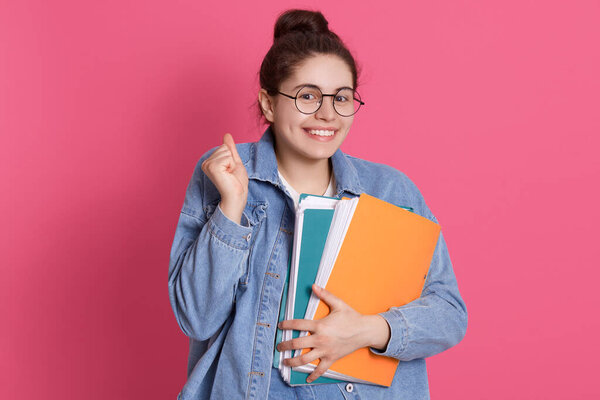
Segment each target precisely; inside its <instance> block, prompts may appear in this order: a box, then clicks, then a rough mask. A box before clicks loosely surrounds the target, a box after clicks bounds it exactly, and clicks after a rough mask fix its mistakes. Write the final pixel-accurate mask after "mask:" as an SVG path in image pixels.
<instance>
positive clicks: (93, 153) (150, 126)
mask: <svg viewBox="0 0 600 400" xmlns="http://www.w3.org/2000/svg"><path fill="white" fill-rule="evenodd" d="M321 3H322V5H321ZM292 6H301V7H320V9H321V10H322V11H323V12H324V13H325V15H326V17H327V18H328V19H329V20H330V21H331V27H332V29H334V30H335V31H337V32H338V33H339V34H340V35H341V36H342V37H343V38H344V39H345V40H346V42H347V43H348V45H349V47H350V48H351V49H352V50H353V51H354V52H355V55H356V56H357V58H358V59H359V61H360V63H361V65H362V67H363V74H362V79H361V81H362V87H361V89H360V91H361V94H362V96H363V98H364V99H365V101H366V104H367V105H366V107H365V108H364V109H363V110H361V112H360V114H359V115H358V116H357V118H356V119H355V123H354V126H353V128H352V131H351V133H350V136H349V137H348V139H347V141H346V142H345V143H344V146H343V149H344V150H345V151H346V152H349V153H351V154H354V155H357V156H359V157H362V158H366V159H369V160H374V161H379V162H384V163H387V164H391V165H393V166H395V167H396V168H398V169H401V170H403V171H404V172H405V173H407V174H408V175H409V176H410V177H411V178H412V179H413V180H414V181H415V182H416V183H417V185H418V186H419V187H420V189H421V190H422V192H423V194H424V195H425V198H426V199H427V201H428V203H429V205H430V207H431V208H432V210H433V211H434V213H435V214H436V215H437V217H438V218H439V220H440V222H441V223H442V225H443V229H444V232H445V236H446V238H447V241H448V244H449V248H450V251H451V256H452V259H453V262H454V268H455V272H456V275H457V277H458V281H459V285H460V289H461V292H462V294H463V296H464V298H465V300H466V302H467V306H468V309H469V328H468V332H467V336H466V338H465V340H464V341H463V342H462V343H460V344H459V345H458V346H456V347H455V348H453V349H451V350H449V351H447V352H445V353H442V354H440V355H438V356H435V357H433V358H431V359H429V360H428V364H429V378H430V385H431V394H432V398H434V399H461V400H464V399H584V398H585V399H587V398H590V397H591V396H593V395H599V394H600V388H599V386H598V384H597V381H596V380H597V378H596V374H597V360H598V359H599V358H600V351H599V346H598V343H597V341H596V340H597V336H598V335H597V332H598V329H599V328H600V322H599V319H598V318H597V314H598V306H599V305H600V302H599V300H598V290H597V286H598V284H597V281H596V280H597V279H598V278H599V277H600V273H599V270H598V267H599V266H600V265H599V264H600V263H599V262H598V255H599V253H598V247H597V243H596V242H597V238H598V234H597V228H596V225H597V223H598V221H599V218H598V217H599V214H600V212H599V211H598V210H599V208H598V204H599V201H600V196H599V190H598V181H599V177H600V173H599V172H600V165H599V161H598V160H599V157H598V150H600V146H599V145H600V141H599V139H598V136H599V135H598V134H599V133H600V117H599V110H600V96H599V93H600V78H599V76H600V74H599V73H598V71H600V46H598V42H599V39H600V24H599V23H598V21H599V17H600V5H599V3H598V2H597V1H572V2H567V1H562V2H559V1H514V0H511V1H503V2H476V1H452V2H448V1H419V2H416V1H414V2H401V3H399V2H395V1H387V2H371V1H352V2H348V1H343V2H319V1H305V2H290V3H288V4H284V3H283V2H281V1H263V2H260V3H256V2H252V3H248V2H239V3H236V4H232V3H230V2H225V3H220V4H219V3H218V2H211V4H210V5H207V4H206V3H205V2H199V1H175V2H173V1H169V2H167V1H164V0H163V1H160V0H152V1H149V0H145V1H139V0H137V1H127V2H123V1H105V2H91V1H86V2H82V1H75V0H60V1H53V2H47V1H46V2H44V1H31V0H27V1H24V0H19V1H17V0H13V1H6V0H5V1H2V2H1V4H0V134H1V138H0V191H1V193H2V194H1V198H0V201H1V203H0V204H1V212H2V222H1V226H2V231H1V236H0V254H1V274H2V275H1V279H0V312H1V315H0V318H1V319H0V321H1V324H2V328H1V329H0V354H1V356H0V398H3V399H75V398H78V399H82V398H83V399H103V400H104V399H169V398H171V399H174V398H175V396H176V394H177V392H178V391H179V390H180V389H181V386H182V385H183V383H184V381H185V369H186V357H187V340H186V337H185V336H184V335H183V334H182V333H181V332H180V331H179V328H178V327H177V323H176V322H175V319H174V317H173V315H172V312H171V309H170V306H169V302H168V295H167V266H168V254H169V250H170V246H171V241H172V238H173V233H174V229H175V224H176V222H177V218H178V212H179V209H180V207H181V204H182V201H183V196H184V192H185V187H186V185H187V182H188V180H189V178H190V176H191V172H192V170H193V168H194V165H195V163H196V161H197V159H198V158H199V157H200V155H201V154H202V153H203V152H204V151H205V150H207V149H208V148H209V147H212V146H214V145H216V144H218V143H219V141H220V139H221V137H222V134H223V133H224V132H231V133H233V134H234V137H235V138H236V140H237V141H239V142H243V141H253V140H256V139H258V138H259V137H260V134H261V133H262V129H261V128H259V127H258V126H257V123H256V116H255V110H254V99H255V94H256V91H257V87H258V84H257V77H256V73H257V71H258V68H259V65H260V60H261V59H262V56H263V55H264V54H265V52H266V51H267V49H268V47H269V45H270V41H271V31H272V26H273V22H274V20H275V18H276V15H277V14H278V13H279V12H280V11H281V10H283V9H284V8H288V7H292Z"/></svg>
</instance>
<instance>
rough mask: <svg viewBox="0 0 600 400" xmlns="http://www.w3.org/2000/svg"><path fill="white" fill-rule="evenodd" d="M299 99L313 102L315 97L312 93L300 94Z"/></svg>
mask: <svg viewBox="0 0 600 400" xmlns="http://www.w3.org/2000/svg"><path fill="white" fill-rule="evenodd" d="M300 98H301V99H302V100H314V99H315V96H314V95H313V94H312V93H302V94H301V95H300Z"/></svg>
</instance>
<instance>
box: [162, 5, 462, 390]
mask: <svg viewBox="0 0 600 400" xmlns="http://www.w3.org/2000/svg"><path fill="white" fill-rule="evenodd" d="M260 84H261V89H260V92H259V93H258V103H259V106H260V109H261V112H262V115H263V116H264V118H265V119H266V122H267V123H268V125H269V126H268V128H267V129H266V131H265V132H264V134H263V136H262V138H261V139H260V140H259V141H258V142H254V143H244V144H239V145H236V144H235V143H234V141H233V138H232V137H231V135H229V134H226V135H225V137H224V143H223V144H222V145H221V146H219V147H217V148H215V149H212V150H210V151H209V152H207V153H206V154H205V155H204V156H202V158H201V159H200V161H199V162H198V165H197V166H196V169H195V170H194V174H193V176H192V179H191V181H190V183H189V185H188V188H187V192H186V197H185V201H184V204H183V207H182V210H181V214H180V218H179V223H178V225H177V229H176V232H175V238H174V241H173V247H172V250H171V259H170V265H169V295H170V301H171V305H172V307H173V310H174V312H175V316H176V319H177V322H178V324H179V326H180V327H181V329H182V330H183V332H184V333H185V334H186V335H187V336H189V337H190V352H189V363H188V380H187V382H186V384H185V386H184V387H183V390H182V391H181V393H180V394H179V398H180V399H183V400H191V399H208V398H215V399H238V398H240V399H250V398H252V399H266V398H273V399H297V398H301V399H305V398H306V399H330V400H332V399H344V398H345V399H350V398H352V399H369V400H372V399H411V400H413V399H424V398H429V390H428V383H427V370H426V366H425V358H426V357H429V356H432V355H434V354H437V353H439V352H441V351H444V350H446V349H448V348H449V347H451V346H453V345H455V344H456V343H458V342H459V341H460V340H461V339H462V338H463V336H464V334H465V330H466V325H467V312H466V308H465V305H464V302H463V300H462V298H461V296H460V294H459V291H458V287H457V284H456V279H455V276H454V272H453V270H452V265H451V262H450V258H449V256H448V251H447V249H446V244H445V241H444V238H443V236H441V235H440V238H439V241H438V243H437V247H436V250H435V252H434V256H433V260H432V263H431V266H430V270H429V274H428V276H427V280H426V283H425V286H424V289H423V292H422V294H421V297H420V298H419V299H417V300H415V301H413V302H411V303H409V304H406V305H404V306H401V307H391V308H390V309H389V310H382V312H381V313H380V314H377V315H361V314H359V313H358V312H356V311H355V310H353V309H352V308H351V307H349V306H348V305H347V304H346V303H345V302H344V299H340V298H337V297H336V296H335V294H334V293H329V292H327V291H325V290H324V289H320V288H318V287H316V286H313V290H314V292H315V294H316V295H317V296H318V297H320V298H321V299H322V300H323V301H325V302H326V303H327V304H328V305H329V306H330V309H331V312H330V314H329V315H328V316H327V317H325V318H323V319H321V320H318V321H308V320H293V321H285V322H283V323H281V325H280V327H281V328H282V329H299V330H308V331H310V332H311V335H310V336H308V337H305V338H302V339H299V340H294V341H288V342H283V343H280V344H279V345H278V348H279V350H285V349H296V348H311V349H312V350H311V351H310V352H309V353H308V354H306V355H304V356H301V357H296V358H292V359H287V360H285V361H284V362H285V363H286V364H288V365H290V366H297V365H301V364H306V363H308V362H311V361H313V360H316V359H318V358H319V359H320V360H321V362H320V364H319V366H318V368H316V369H315V372H314V373H312V374H311V375H310V376H309V378H308V380H309V381H313V380H314V379H316V378H317V377H318V376H320V375H321V374H323V372H325V371H326V370H327V368H328V367H329V366H330V365H331V364H332V363H333V362H334V361H335V360H337V359H339V358H341V357H343V356H345V355H347V354H349V353H351V352H353V351H354V350H356V349H359V348H362V347H369V348H370V350H371V351H373V352H374V353H376V354H381V355H385V356H388V357H394V358H397V359H399V360H400V361H401V362H400V363H399V365H398V368H397V370H396V374H395V376H394V380H393V383H392V385H391V386H390V387H389V388H384V387H380V386H375V385H366V384H320V385H306V386H300V387H290V386H288V385H286V384H285V383H284V382H283V381H282V380H281V377H280V374H279V372H278V371H277V370H276V369H273V367H272V364H273V350H274V340H275V333H276V329H277V319H278V313H279V305H280V300H281V296H282V291H283V286H284V283H285V278H286V273H287V266H288V259H289V257H290V252H291V247H292V237H293V231H294V212H295V207H296V205H297V202H298V196H299V193H311V194H317V195H327V196H336V197H340V198H341V197H342V196H347V197H355V196H358V195H360V194H361V193H368V194H371V195H373V196H375V197H378V198H381V199H383V200H385V201H388V202H390V203H394V204H396V205H404V206H410V207H412V208H413V210H414V212H416V213H418V214H420V215H422V216H424V217H426V218H429V219H431V220H433V221H436V220H435V217H434V216H433V215H432V213H431V211H430V210H429V209H428V207H427V205H426V204H425V201H424V200H423V197H422V196H421V194H420V192H419V190H418V189H417V188H416V187H415V185H414V184H413V183H412V182H411V181H410V180H409V179H408V178H407V177H406V176H405V175H404V174H402V173H401V172H399V171H397V170H395V169H393V168H391V167H388V166H385V165H382V164H376V163H372V162H368V161H365V160H361V159H358V158H355V157H351V156H349V155H347V154H344V153H343V152H342V151H341V150H340V149H339V147H340V145H341V144H342V142H343V141H344V139H345V138H346V136H347V135H348V132H349V130H350V127H351V125H352V122H353V119H354V115H355V113H356V111H358V109H359V108H360V106H361V104H362V102H361V101H360V96H359V95H358V92H357V91H356V88H357V69H356V64H355V61H354V59H353V57H352V55H351V54H350V52H349V51H348V50H347V49H346V47H345V46H344V44H343V43H342V41H341V40H340V39H339V37H338V36H337V35H335V34H334V33H333V32H331V31H330V30H329V29H328V24H327V21H326V20H325V18H324V17H323V15H322V14H321V13H319V12H311V11H304V10H290V11H287V12H285V13H283V14H282V15H281V16H280V17H279V19H278V20H277V22H276V24H275V34H274V42H273V45H272V47H271V49H270V50H269V52H268V53H267V55H266V56H265V58H264V60H263V63H262V66H261V70H260ZM359 134H361V133H359ZM362 134H365V133H362ZM365 268H373V266H370V265H365Z"/></svg>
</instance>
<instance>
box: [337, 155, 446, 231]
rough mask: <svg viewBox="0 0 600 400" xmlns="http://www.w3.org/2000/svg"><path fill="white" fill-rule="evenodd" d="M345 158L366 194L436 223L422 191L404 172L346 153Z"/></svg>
mask: <svg viewBox="0 0 600 400" xmlns="http://www.w3.org/2000/svg"><path fill="white" fill-rule="evenodd" d="M344 156H345V157H346V159H347V160H348V161H349V162H350V163H351V165H352V166H353V167H354V168H355V169H356V172H357V175H358V179H359V181H360V186H361V188H362V190H363V192H364V193H368V194H370V195H372V196H375V197H378V198H380V199H382V200H385V201H387V202H390V203H392V204H396V205H398V206H403V207H410V208H412V209H413V210H414V212H416V213H417V214H419V215H422V216H424V217H426V218H429V219H431V220H434V221H436V220H435V217H434V216H433V214H432V213H431V211H430V210H429V208H428V207H427V204H426V203H425V199H424V198H423V195H422V194H421V191H420V190H419V188H418V187H417V185H416V184H415V183H414V182H413V181H412V180H411V179H410V178H409V177H408V176H407V175H406V174H405V173H404V172H402V171H400V170H398V169H396V168H394V167H392V166H390V165H387V164H382V163H377V162H373V161H368V160H365V159H362V158H358V157H355V156H351V155H349V154H345V153H344ZM436 222H437V221H436Z"/></svg>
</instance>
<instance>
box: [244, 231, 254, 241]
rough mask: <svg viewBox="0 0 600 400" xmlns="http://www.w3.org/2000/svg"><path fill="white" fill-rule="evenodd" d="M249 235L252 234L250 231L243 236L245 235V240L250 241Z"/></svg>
mask: <svg viewBox="0 0 600 400" xmlns="http://www.w3.org/2000/svg"><path fill="white" fill-rule="evenodd" d="M251 236H252V233H249V234H247V235H246V236H245V237H246V240H248V241H250V237H251Z"/></svg>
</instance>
